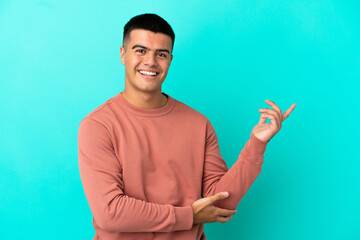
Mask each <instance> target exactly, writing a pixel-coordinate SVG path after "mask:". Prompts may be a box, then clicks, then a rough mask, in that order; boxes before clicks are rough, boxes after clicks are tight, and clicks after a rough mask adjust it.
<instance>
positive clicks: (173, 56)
mask: <svg viewBox="0 0 360 240" xmlns="http://www.w3.org/2000/svg"><path fill="white" fill-rule="evenodd" d="M173 57H174V55H172V54H171V58H170V63H171V61H172V59H173Z"/></svg>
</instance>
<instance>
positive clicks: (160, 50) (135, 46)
mask: <svg viewBox="0 0 360 240" xmlns="http://www.w3.org/2000/svg"><path fill="white" fill-rule="evenodd" d="M137 47H139V48H144V49H146V50H150V48H147V47H145V46H142V45H139V44H136V45H134V46H133V47H132V48H131V49H134V48H137ZM155 51H157V52H167V53H168V54H170V51H169V50H167V49H155Z"/></svg>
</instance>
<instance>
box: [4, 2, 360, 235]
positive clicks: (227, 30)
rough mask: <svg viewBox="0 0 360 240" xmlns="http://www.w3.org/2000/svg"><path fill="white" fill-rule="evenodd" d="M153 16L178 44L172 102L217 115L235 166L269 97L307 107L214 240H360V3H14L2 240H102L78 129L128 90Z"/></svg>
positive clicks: (168, 84) (7, 31)
mask: <svg viewBox="0 0 360 240" xmlns="http://www.w3.org/2000/svg"><path fill="white" fill-rule="evenodd" d="M146 12H149V13H156V14H159V15H160V16H162V17H163V18H164V19H166V20H167V21H168V22H169V23H170V24H171V26H172V27H173V29H174V31H175V35H176V38H175V47H174V59H173V61H172V64H171V67H170V69H169V74H168V77H167V78H166V80H165V82H164V84H163V92H165V93H168V94H169V95H170V96H172V97H174V98H175V99H177V100H179V101H182V102H184V103H185V104H187V105H189V106H191V107H193V108H195V109H197V110H198V111H200V112H202V113H203V114H205V115H206V116H207V117H208V118H209V120H210V121H211V122H212V123H213V125H214V128H215V130H216V132H217V135H218V139H219V144H220V150H221V153H222V156H223V158H224V159H225V161H226V162H227V164H228V166H229V167H231V166H232V164H233V163H234V162H235V161H236V160H237V157H238V155H239V153H240V151H241V150H242V148H243V147H244V144H245V143H246V141H247V140H248V139H249V137H250V132H251V130H252V128H253V127H254V126H255V125H256V124H257V123H258V121H259V117H260V113H259V112H258V110H259V109H260V108H265V107H269V106H268V105H267V104H266V103H265V99H269V100H272V101H274V102H275V103H276V104H277V105H278V106H279V107H280V108H281V109H282V110H283V111H285V110H286V109H288V108H289V107H290V106H291V104H293V103H297V107H296V108H295V110H294V111H293V113H292V114H291V115H290V117H289V118H288V119H286V120H285V122H283V127H282V129H281V131H280V132H279V133H278V134H277V135H276V136H275V137H274V138H273V139H271V141H270V143H269V144H268V147H267V150H266V152H265V158H264V165H263V169H262V172H261V173H260V175H259V177H258V178H257V179H256V181H255V182H254V184H253V185H252V187H251V188H250V190H249V191H248V193H247V194H246V195H245V197H244V198H243V200H242V201H241V203H240V205H239V206H238V208H237V210H238V213H237V214H235V215H234V217H233V219H232V220H231V221H229V222H227V223H225V224H221V223H211V224H205V233H206V236H207V237H208V239H209V240H214V239H281V240H282V239H284V240H285V239H319V238H322V239H359V238H360V230H359V229H360V228H359V224H360V217H359V214H360V207H359V205H360V204H359V197H360V188H359V183H360V175H359V167H360V163H359V160H360V159H359V157H358V148H357V147H358V145H359V127H358V126H359V125H358V123H357V122H356V121H357V120H359V111H358V109H357V106H358V105H359V104H358V102H357V100H358V97H356V96H358V92H359V80H360V70H359V68H360V57H359V56H360V15H359V12H360V4H359V3H358V1H346V0H345V1H344V0H318V1H308V0H294V1H280V0H273V1H268V0H252V1H250V0H240V1H239V0H237V1H235V0H234V1H215V0H207V1H205V0H199V1H194V0H192V1H188V0H185V1H176V2H175V1H143V0H142V1H126V2H125V1H85V0H81V1H80V0H75V1H74V0H72V1H70V0H64V1H54V0H52V1H50V0H49V1H35V0H28V1H25V0H24V1H15V0H14V1H10V0H1V1H0V91H1V94H0V107H1V109H0V112H1V118H0V131H1V132H0V136H1V139H0V144H1V145H0V148H1V150H0V194H1V197H0V232H1V238H2V239H54V240H55V239H92V237H93V236H94V233H95V232H94V229H93V226H92V214H91V211H90V208H89V206H88V203H87V200H86V197H85V194H84V192H83V188H82V184H81V180H80V176H79V171H78V162H77V131H78V126H79V123H80V121H81V120H82V119H83V118H84V117H85V115H87V114H88V113H89V112H90V111H92V110H93V109H94V108H96V107H97V106H99V105H101V104H102V103H104V102H105V101H106V100H107V99H109V98H111V97H113V96H114V95H116V94H118V93H119V92H120V91H122V90H123V88H124V66H123V65H122V64H121V62H120V59H119V58H120V57H119V49H120V46H121V42H122V31H123V26H124V25H125V24H126V22H127V21H128V20H129V19H130V18H131V17H133V16H135V15H138V14H142V13H146Z"/></svg>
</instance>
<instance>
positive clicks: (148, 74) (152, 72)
mask: <svg viewBox="0 0 360 240" xmlns="http://www.w3.org/2000/svg"><path fill="white" fill-rule="evenodd" d="M138 72H139V73H140V74H141V75H143V76H146V77H155V76H157V75H158V74H159V73H158V72H154V71H144V70H139V71H138Z"/></svg>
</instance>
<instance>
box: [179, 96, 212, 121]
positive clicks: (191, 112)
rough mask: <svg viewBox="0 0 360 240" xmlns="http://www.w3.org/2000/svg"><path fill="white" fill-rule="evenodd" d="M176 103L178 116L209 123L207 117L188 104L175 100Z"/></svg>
mask: <svg viewBox="0 0 360 240" xmlns="http://www.w3.org/2000/svg"><path fill="white" fill-rule="evenodd" d="M175 102H176V108H175V109H174V112H175V113H176V114H180V115H183V116H184V117H186V118H191V119H192V120H195V119H196V120H199V121H202V122H207V121H208V119H207V117H206V116H205V115H204V114H203V113H201V112H200V111H199V110H197V109H195V108H194V107H190V106H189V105H188V104H186V103H184V102H182V101H179V100H177V99H175Z"/></svg>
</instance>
